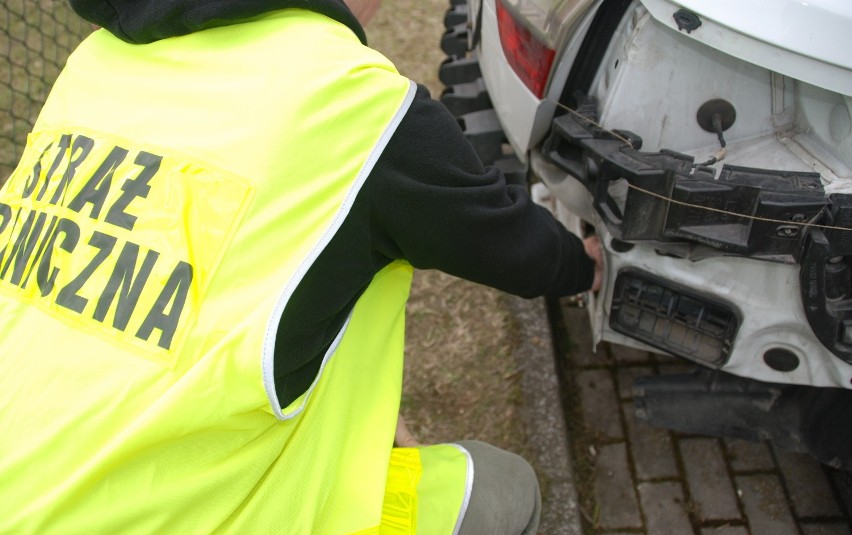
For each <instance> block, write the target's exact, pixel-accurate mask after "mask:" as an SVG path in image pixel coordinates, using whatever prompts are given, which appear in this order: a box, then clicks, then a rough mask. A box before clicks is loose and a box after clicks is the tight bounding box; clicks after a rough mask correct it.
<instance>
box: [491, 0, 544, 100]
mask: <svg viewBox="0 0 852 535" xmlns="http://www.w3.org/2000/svg"><path fill="white" fill-rule="evenodd" d="M496 5H497V28H498V31H499V32H500V44H501V45H503V53H504V54H505V55H506V59H508V60H509V65H511V66H512V70H514V71H515V74H517V75H518V77H520V79H521V80H522V81H523V82H524V85H526V86H527V88H529V90H530V91H532V93H533V95H535V96H536V97H537V98H542V96H543V95H544V88H545V85H546V84H547V77H548V75H549V74H550V68H551V67H552V66H553V58H554V57H555V56H556V52H555V51H554V50H553V49H551V48H548V47H547V46H546V45H545V44H544V43H543V42H542V41H541V40H540V39H538V38H537V37H536V36H535V35H533V33H532V32H531V31H530V30H529V29H527V28H526V27H525V26H524V25H523V24H522V23H521V22H520V21H519V20H517V19H516V18H515V16H514V15H513V14H512V12H511V11H509V10H508V9H506V7H505V6H504V5H503V2H502V0H496Z"/></svg>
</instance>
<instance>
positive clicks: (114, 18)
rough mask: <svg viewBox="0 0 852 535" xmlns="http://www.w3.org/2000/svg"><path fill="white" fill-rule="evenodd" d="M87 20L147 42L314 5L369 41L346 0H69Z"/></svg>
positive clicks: (129, 38)
mask: <svg viewBox="0 0 852 535" xmlns="http://www.w3.org/2000/svg"><path fill="white" fill-rule="evenodd" d="M70 3H71V7H72V8H73V9H74V11H76V12H77V14H78V15H80V16H81V17H83V18H84V19H86V20H87V21H89V22H91V23H93V24H97V25H98V26H101V27H103V28H106V29H107V30H109V31H110V32H111V33H112V34H113V35H115V36H116V37H118V38H119V39H121V40H122V41H127V42H128V43H135V44H145V43H151V42H154V41H159V40H160V39H166V38H167V37H177V36H179V35H186V34H190V33H194V32H197V31H199V30H204V29H207V28H214V27H217V26H227V25H228V24H234V23H237V22H241V21H243V20H246V19H250V18H253V17H257V16H259V15H263V14H264V13H269V12H271V11H278V10H281V9H286V8H299V9H306V10H309V11H315V12H317V13H320V14H322V15H325V16H327V17H329V18H332V19H334V20H336V21H338V22H340V23H343V24H345V25H346V26H348V27H349V28H351V29H352V31H353V32H355V34H356V35H357V36H358V39H360V40H361V42H362V43H364V44H367V37H366V35H365V33H364V28H363V27H361V24H360V23H359V22H358V20H357V19H356V18H355V16H354V15H353V14H352V12H351V11H350V10H349V8H348V7H346V4H344V3H343V0H70Z"/></svg>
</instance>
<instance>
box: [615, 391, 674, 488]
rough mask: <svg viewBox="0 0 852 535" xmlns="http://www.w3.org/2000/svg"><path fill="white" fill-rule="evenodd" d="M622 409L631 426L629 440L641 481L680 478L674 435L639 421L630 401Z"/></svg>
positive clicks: (634, 463) (628, 427)
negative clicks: (672, 438) (673, 441)
mask: <svg viewBox="0 0 852 535" xmlns="http://www.w3.org/2000/svg"><path fill="white" fill-rule="evenodd" d="M621 407H622V410H623V411H624V412H623V415H624V422H625V424H627V438H628V440H629V442H630V453H631V454H632V455H633V466H634V468H635V469H636V477H637V478H638V479H639V480H640V481H642V480H648V479H662V478H667V477H677V475H678V471H677V464H676V463H675V457H674V445H673V444H672V440H671V436H670V433H669V432H668V431H667V430H665V429H662V428H659V427H652V426H650V425H648V424H647V423H645V422H643V421H641V420H639V419H637V418H636V410H635V408H634V407H633V402H631V401H627V402H625V403H623V404H622V406H621Z"/></svg>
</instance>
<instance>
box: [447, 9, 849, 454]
mask: <svg viewBox="0 0 852 535" xmlns="http://www.w3.org/2000/svg"><path fill="white" fill-rule="evenodd" d="M445 25H446V26H447V32H446V33H445V35H444V38H443V40H442V47H443V48H444V50H445V51H446V52H447V54H448V56H449V57H448V59H447V60H446V61H445V62H444V63H443V64H442V66H441V70H440V78H441V80H442V81H443V83H444V84H445V85H446V90H445V92H444V94H443V95H442V97H441V100H442V101H443V102H444V103H445V104H446V105H447V107H448V108H449V109H450V110H451V111H452V112H453V113H454V114H455V115H456V116H457V117H458V119H459V122H460V124H461V125H462V127H463V128H464V129H465V132H466V134H467V136H468V139H469V140H470V141H471V142H472V143H473V144H474V146H475V147H476V148H477V151H478V152H479V154H480V156H481V157H482V159H483V161H484V162H485V163H487V164H493V165H497V166H499V167H502V168H503V169H504V170H505V172H506V175H507V177H508V178H509V179H510V180H518V181H523V180H525V181H528V182H529V183H530V184H531V185H532V191H533V194H534V196H535V197H536V198H537V199H539V200H540V201H541V202H542V203H550V207H551V208H552V209H553V210H554V212H555V213H556V215H557V217H558V218H559V219H560V220H561V221H562V222H563V223H564V224H566V225H567V226H568V227H569V228H570V229H572V230H574V231H575V232H577V233H578V234H584V233H589V232H594V233H596V234H597V235H598V236H599V237H600V238H601V241H602V244H603V246H604V249H605V252H604V254H605V261H606V262H605V264H606V272H605V277H604V287H603V289H602V290H601V291H600V292H599V293H598V294H597V295H596V296H589V297H588V305H589V312H590V319H591V325H592V329H593V332H594V340H595V342H596V343H597V342H601V341H607V342H613V343H617V344H623V345H627V346H633V347H638V348H642V349H648V350H653V351H657V352H663V353H667V354H671V355H675V356H678V357H682V358H684V359H688V360H689V361H693V362H695V363H697V364H701V365H702V366H703V369H705V370H706V371H703V372H699V373H696V374H692V375H687V376H659V377H654V378H647V379H643V380H641V381H640V382H639V384H638V385H637V386H638V391H639V395H638V396H637V405H638V409H639V414H640V416H642V417H644V418H645V419H647V420H648V421H650V422H652V423H656V424H660V425H665V426H668V427H672V428H677V429H681V430H685V431H693V432H700V433H705V434H716V435H723V436H736V437H741V438H747V439H753V440H758V439H763V438H770V439H772V440H774V441H775V442H776V443H777V444H778V445H779V446H781V447H785V448H788V449H795V450H800V451H808V452H809V453H811V454H812V455H814V456H815V457H816V458H817V459H819V460H820V461H822V462H825V463H827V464H831V465H834V466H839V467H843V468H847V469H848V468H852V448H849V447H848V442H846V439H847V438H848V437H843V436H842V435H843V434H844V433H840V435H841V436H838V433H837V430H838V429H843V430H846V429H852V392H850V389H852V109H851V108H852V53H850V51H852V2H845V1H841V0H807V1H801V0H749V1H747V2H743V1H735V0H677V1H670V0H632V1H631V0H467V3H465V2H464V0H452V1H451V5H450V8H449V10H448V12H447V15H446V18H445ZM507 246H511V244H507ZM847 407H848V408H847ZM845 434H848V431H845Z"/></svg>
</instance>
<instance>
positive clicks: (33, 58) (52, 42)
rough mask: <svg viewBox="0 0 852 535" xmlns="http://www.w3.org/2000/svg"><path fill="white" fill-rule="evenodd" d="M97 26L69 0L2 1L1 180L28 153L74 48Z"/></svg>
mask: <svg viewBox="0 0 852 535" xmlns="http://www.w3.org/2000/svg"><path fill="white" fill-rule="evenodd" d="M91 31H92V26H91V24H89V23H87V22H85V21H83V20H82V19H80V17H78V16H77V15H76V14H75V13H74V12H73V11H72V10H71V8H70V7H69V6H68V2H67V0H2V6H0V184H2V183H3V182H4V181H5V180H6V178H7V177H8V176H9V174H11V172H12V170H13V169H14V168H15V165H16V164H17V161H18V158H20V156H21V153H23V150H24V146H25V145H26V140H27V133H28V132H29V131H30V128H32V125H33V123H34V122H35V119H36V117H37V116H38V112H39V110H40V109H41V105H42V104H43V103H44V99H45V98H46V97H47V93H48V91H49V90H50V86H51V85H52V84H53V82H54V80H56V77H57V75H58V74H59V71H60V70H61V69H62V66H63V65H64V64H65V60H66V59H67V58H68V54H70V53H71V51H72V50H73V49H74V47H76V46H77V44H78V43H79V42H80V41H81V40H82V39H83V37H85V36H86V35H88V34H89V33H90V32H91Z"/></svg>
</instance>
